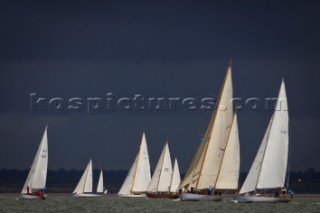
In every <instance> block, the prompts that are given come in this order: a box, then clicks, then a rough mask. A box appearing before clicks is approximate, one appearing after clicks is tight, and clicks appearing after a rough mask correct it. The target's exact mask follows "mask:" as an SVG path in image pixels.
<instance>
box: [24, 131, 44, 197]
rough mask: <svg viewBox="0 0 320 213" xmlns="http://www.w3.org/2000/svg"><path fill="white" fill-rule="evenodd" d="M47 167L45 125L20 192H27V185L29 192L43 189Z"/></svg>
mask: <svg viewBox="0 0 320 213" xmlns="http://www.w3.org/2000/svg"><path fill="white" fill-rule="evenodd" d="M47 168H48V136H47V127H46V129H45V131H44V133H43V136H42V139H41V143H40V145H39V148H38V151H37V154H36V156H35V158H34V160H33V163H32V166H31V169H30V171H29V174H28V177H27V180H26V182H25V184H24V186H23V188H22V191H21V194H26V193H27V187H29V193H31V192H32V191H37V190H39V189H44V188H45V186H46V179H47Z"/></svg>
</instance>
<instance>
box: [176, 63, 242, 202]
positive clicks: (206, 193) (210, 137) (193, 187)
mask: <svg viewBox="0 0 320 213" xmlns="http://www.w3.org/2000/svg"><path fill="white" fill-rule="evenodd" d="M232 96H233V88H232V76H231V65H230V64H229V66H228V69H227V73H226V76H225V79H224V84H223V86H222V89H221V92H220V96H219V101H218V105H217V109H216V110H215V112H214V114H213V116H212V118H211V120H210V123H209V126H208V129H207V131H206V133H205V135H204V137H203V138H202V142H201V143H200V145H199V148H198V150H197V152H196V154H195V156H194V158H193V160H192V162H191V164H190V166H189V169H188V170H187V173H186V175H185V177H184V179H183V180H182V182H181V184H180V189H181V190H182V191H183V192H182V193H181V196H180V199H181V200H182V201H184V200H193V201H197V200H213V201H220V200H221V199H222V197H221V196H220V195H221V191H222V190H235V189H237V188H238V179H239V170H240V146H239V135H238V121H237V116H236V114H234V113H233V106H232ZM218 190H219V191H218Z"/></svg>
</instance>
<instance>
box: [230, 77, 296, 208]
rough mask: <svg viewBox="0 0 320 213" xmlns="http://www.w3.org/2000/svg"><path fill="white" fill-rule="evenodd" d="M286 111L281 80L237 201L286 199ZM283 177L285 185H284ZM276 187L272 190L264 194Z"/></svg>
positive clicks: (236, 198)
mask: <svg viewBox="0 0 320 213" xmlns="http://www.w3.org/2000/svg"><path fill="white" fill-rule="evenodd" d="M288 150H289V113H288V103H287V96H286V89H285V84H284V81H283V80H282V83H281V87H280V91H279V95H278V99H277V103H276V108H275V111H274V113H273V115H272V117H271V119H270V122H269V125H268V128H267V130H266V132H265V135H264V137H263V139H262V142H261V145H260V148H259V150H258V153H257V155H256V158H255V159H254V161H253V163H252V166H251V168H250V171H249V173H248V175H247V178H246V180H245V182H244V183H243V185H242V187H241V189H240V192H239V195H236V196H235V200H236V201H238V202H246V203H249V202H273V203H274V202H289V201H290V200H291V199H289V198H287V190H286V189H285V188H283V187H284V186H285V182H286V173H287V166H288V153H289V151H288ZM288 181H289V180H288V179H287V186H288ZM274 189H277V190H279V191H278V192H276V193H277V194H278V193H279V194H278V195H275V194H268V193H267V192H268V191H269V192H270V190H273V191H274Z"/></svg>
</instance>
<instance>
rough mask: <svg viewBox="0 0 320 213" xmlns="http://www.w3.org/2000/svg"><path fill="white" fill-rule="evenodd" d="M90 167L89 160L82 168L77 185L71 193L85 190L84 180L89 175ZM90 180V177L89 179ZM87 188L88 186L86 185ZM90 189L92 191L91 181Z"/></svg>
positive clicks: (85, 180)
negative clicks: (83, 168) (84, 167)
mask: <svg viewBox="0 0 320 213" xmlns="http://www.w3.org/2000/svg"><path fill="white" fill-rule="evenodd" d="M90 168H91V160H90V161H89V163H88V165H87V167H86V169H85V170H84V172H83V174H82V176H81V178H80V181H79V182H78V185H77V186H76V188H75V189H74V191H73V194H75V193H76V194H83V193H84V192H85V186H86V182H87V177H88V176H89V175H90V174H89V173H90ZM91 178H92V169H91ZM91 181H92V179H91ZM87 188H88V186H87ZM91 191H92V182H91Z"/></svg>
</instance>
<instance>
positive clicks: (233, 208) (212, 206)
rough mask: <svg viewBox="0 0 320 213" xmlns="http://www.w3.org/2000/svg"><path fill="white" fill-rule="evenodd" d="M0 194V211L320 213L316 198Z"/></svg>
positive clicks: (319, 205) (319, 200)
mask: <svg viewBox="0 0 320 213" xmlns="http://www.w3.org/2000/svg"><path fill="white" fill-rule="evenodd" d="M17 197H18V196H17V195H1V194H0V212H42V213H43V212H139V213H140V212H214V213H216V212H228V213H229V212H277V213H281V212H290V213H295V212H304V213H309V212H317V213H319V212H320V198H294V200H293V201H292V202H290V203H287V204H282V203H277V204H271V203H264V204H254V203H251V204H243V203H234V202H233V201H232V198H229V197H226V198H225V199H224V201H222V202H181V201H173V200H169V199H145V198H142V199H141V198H140V199H137V198H135V199H128V198H118V197H117V196H115V195H107V196H104V197H100V198H94V199H79V198H72V197H71V196H69V195H49V196H48V198H47V199H46V200H44V201H43V200H23V199H19V198H17Z"/></svg>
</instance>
